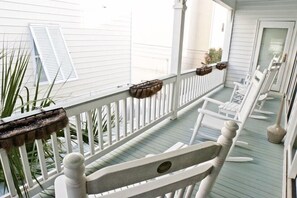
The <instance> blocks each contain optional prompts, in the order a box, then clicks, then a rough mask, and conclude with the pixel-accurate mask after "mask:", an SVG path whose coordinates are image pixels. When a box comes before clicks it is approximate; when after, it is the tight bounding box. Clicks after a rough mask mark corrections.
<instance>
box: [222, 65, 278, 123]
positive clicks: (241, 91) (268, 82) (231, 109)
mask: <svg viewBox="0 0 297 198" xmlns="http://www.w3.org/2000/svg"><path fill="white" fill-rule="evenodd" d="M279 68H280V66H279V65H278V63H273V64H272V65H271V66H269V68H268V71H267V77H266V78H265V81H264V83H263V85H262V87H261V90H260V92H259V94H258V96H257V102H256V103H255V105H254V107H253V110H252V111H251V113H253V112H257V113H262V114H267V115H271V114H274V113H273V112H270V111H263V110H261V108H262V106H263V104H264V102H265V101H266V99H267V98H268V93H269V91H270V89H271V87H272V85H273V82H274V79H275V77H276V76H277V73H278V71H279ZM257 70H259V68H258V69H257ZM257 70H256V71H257ZM239 86H240V85H239V84H236V86H235V88H234V90H237V91H233V94H232V96H231V99H230V101H229V102H225V103H224V104H222V105H220V106H219V113H222V114H226V115H234V114H236V112H237V111H238V109H239V108H240V103H241V102H242V101H239V99H242V100H243V98H244V96H245V95H246V92H247V90H246V89H247V87H248V86H246V85H243V86H242V87H241V88H238V87H239ZM234 92H236V93H234ZM234 100H235V101H234ZM238 102H239V103H238ZM257 106H258V108H256V107H257ZM250 117H251V118H255V119H267V117H266V116H262V115H250Z"/></svg>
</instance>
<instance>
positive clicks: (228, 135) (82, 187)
mask: <svg viewBox="0 0 297 198" xmlns="http://www.w3.org/2000/svg"><path fill="white" fill-rule="evenodd" d="M237 129H238V125H237V124H236V123H235V122H232V121H228V122H226V123H225V126H224V127H223V128H222V135H221V136H220V137H219V140H218V143H214V142H205V143H201V144H199V145H193V146H188V147H185V148H182V149H178V150H175V151H170V152H166V153H163V154H160V155H154V156H151V157H146V158H142V159H138V160H134V161H130V162H126V163H122V164H118V165H113V166H110V167H106V168H104V169H101V170H99V171H97V172H95V173H93V174H91V175H89V176H87V178H85V175H84V164H83V162H84V159H83V156H82V155H81V154H78V153H73V154H69V155H67V156H66V157H65V158H64V163H65V176H64V175H63V176H60V177H59V178H57V179H56V183H55V189H56V190H55V194H56V197H57V198H59V197H63V198H66V197H72V198H76V197H85V196H86V194H98V193H102V192H106V191H110V192H111V193H110V194H106V195H105V196H103V197H114V198H115V197H148V196H149V197H156V196H160V195H161V196H163V195H165V194H167V193H168V192H174V191H176V190H177V192H178V196H179V197H182V196H183V194H184V193H185V192H186V193H189V192H192V186H191V185H192V184H195V183H196V182H198V181H201V180H202V182H201V184H200V187H199V191H198V193H197V194H196V197H199V198H204V197H206V196H207V195H208V194H209V192H210V190H211V188H212V186H213V185H214V183H215V180H216V178H217V176H218V174H219V172H220V170H221V168H222V165H223V164H224V161H225V159H226V157H227V155H228V152H229V149H230V147H231V145H232V139H233V138H234V137H235V136H236V130H237ZM197 156H199V157H197ZM216 156H217V157H216ZM184 159H188V160H184ZM209 160H211V161H210V162H208V163H203V162H207V161H209ZM164 163H166V165H165V164H164ZM200 163H202V164H200ZM160 164H164V165H161V166H162V167H163V168H164V169H163V168H162V170H164V171H160V170H161V166H160ZM197 164H200V165H199V166H197ZM172 165H174V166H172ZM193 165H195V166H194V167H192V166H193ZM188 167H191V168H188ZM185 168H186V169H185ZM179 170H183V171H179ZM176 171H178V172H176ZM169 173H171V174H169ZM161 175H165V176H163V177H160V178H158V179H154V178H155V177H159V176H161ZM207 175H208V176H207ZM205 176H206V178H205V179H204V177H205ZM118 177H121V178H125V179H124V180H123V179H118ZM144 180H149V182H143V183H139V182H142V181H144ZM135 183H139V185H134V186H133V187H130V188H127V189H122V190H119V191H117V190H115V191H114V189H118V188H121V187H123V186H127V185H130V184H135ZM189 185H190V187H189V188H190V189H189V191H188V190H187V191H186V190H185V189H186V188H187V186H189ZM65 187H66V189H67V190H66V191H65V189H64V188H65ZM180 189H181V190H180ZM65 192H66V193H65Z"/></svg>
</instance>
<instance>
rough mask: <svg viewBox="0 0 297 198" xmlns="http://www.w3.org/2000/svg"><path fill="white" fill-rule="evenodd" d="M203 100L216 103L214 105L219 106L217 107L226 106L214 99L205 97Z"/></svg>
mask: <svg viewBox="0 0 297 198" xmlns="http://www.w3.org/2000/svg"><path fill="white" fill-rule="evenodd" d="M203 99H204V100H205V101H207V102H211V103H214V104H217V105H222V104H224V102H222V101H219V100H215V99H212V98H207V97H204V98H203Z"/></svg>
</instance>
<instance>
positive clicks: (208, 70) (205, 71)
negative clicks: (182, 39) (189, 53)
mask: <svg viewBox="0 0 297 198" xmlns="http://www.w3.org/2000/svg"><path fill="white" fill-rule="evenodd" d="M201 64H202V65H203V66H202V67H199V68H197V69H196V74H197V75H198V76H204V75H206V74H209V73H211V71H212V67H209V66H207V65H206V64H205V63H201Z"/></svg>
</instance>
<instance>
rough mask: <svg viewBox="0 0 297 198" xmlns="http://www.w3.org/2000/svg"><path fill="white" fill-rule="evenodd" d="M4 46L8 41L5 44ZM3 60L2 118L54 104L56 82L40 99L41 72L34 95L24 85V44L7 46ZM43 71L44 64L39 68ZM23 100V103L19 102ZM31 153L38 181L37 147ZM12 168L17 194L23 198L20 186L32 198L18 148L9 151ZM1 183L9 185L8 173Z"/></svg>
mask: <svg viewBox="0 0 297 198" xmlns="http://www.w3.org/2000/svg"><path fill="white" fill-rule="evenodd" d="M3 43H4V42H3ZM0 60H1V70H2V75H1V77H2V78H1V97H0V103H1V107H0V118H5V117H9V116H11V115H12V114H13V113H14V112H16V111H17V112H19V111H20V112H21V113H24V112H28V111H31V110H34V109H36V108H37V107H39V108H43V107H46V106H49V105H50V104H52V103H54V102H53V100H52V99H51V97H50V95H51V91H52V89H53V86H54V82H55V79H54V82H53V83H52V84H50V85H49V87H48V89H47V91H46V92H45V95H44V96H45V97H42V98H40V94H39V86H40V73H41V72H39V76H38V78H37V82H36V86H35V91H34V94H33V98H32V94H31V93H30V90H29V89H28V88H27V87H26V86H23V84H24V76H25V73H26V71H27V68H28V65H29V60H30V52H29V51H28V50H26V49H25V48H24V46H22V43H20V45H19V46H18V47H17V48H9V47H8V46H7V45H6V46H5V45H4V44H3V47H2V50H1V52H0ZM39 68H40V69H41V65H40V66H39ZM22 89H24V93H23V95H21V90H22ZM18 99H19V102H18ZM26 147H27V151H28V154H29V162H30V165H32V167H31V173H32V176H33V177H35V179H36V176H35V175H36V174H37V175H38V172H39V171H38V165H37V164H38V161H37V160H36V159H37V151H36V146H35V145H34V143H33V144H29V145H26ZM44 150H45V153H46V156H47V157H50V158H52V157H53V154H52V152H51V150H52V149H50V148H49V147H48V145H47V144H44ZM8 158H9V165H10V168H11V172H12V177H13V182H14V185H15V186H16V190H17V193H18V195H19V197H23V194H22V190H21V188H20V187H19V186H22V187H23V189H24V195H25V197H29V194H28V192H27V191H26V186H25V183H26V182H25V177H24V172H23V168H22V163H21V161H20V154H19V152H18V149H16V148H13V149H11V150H10V151H9V152H8ZM0 174H1V175H0V182H5V178H4V174H3V171H2V169H1V172H0Z"/></svg>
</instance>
